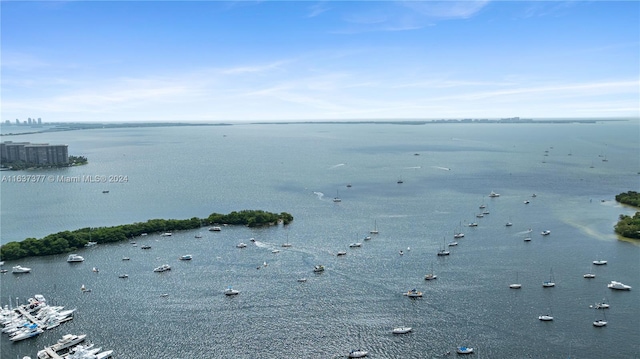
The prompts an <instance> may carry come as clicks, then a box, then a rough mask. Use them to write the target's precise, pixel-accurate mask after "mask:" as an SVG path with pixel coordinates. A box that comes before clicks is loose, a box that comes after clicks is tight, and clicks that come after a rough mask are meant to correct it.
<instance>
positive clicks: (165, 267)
mask: <svg viewBox="0 0 640 359" xmlns="http://www.w3.org/2000/svg"><path fill="white" fill-rule="evenodd" d="M168 270H171V266H170V265H168V264H163V265H161V266H159V267H156V268H154V269H153V271H154V272H166V271H168Z"/></svg>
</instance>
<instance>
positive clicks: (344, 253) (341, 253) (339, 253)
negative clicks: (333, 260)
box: [336, 251, 347, 256]
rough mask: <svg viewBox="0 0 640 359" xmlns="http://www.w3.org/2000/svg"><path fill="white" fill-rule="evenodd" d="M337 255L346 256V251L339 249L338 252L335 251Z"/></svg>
mask: <svg viewBox="0 0 640 359" xmlns="http://www.w3.org/2000/svg"><path fill="white" fill-rule="evenodd" d="M336 255H337V256H346V255H347V252H345V251H339V252H338V253H336Z"/></svg>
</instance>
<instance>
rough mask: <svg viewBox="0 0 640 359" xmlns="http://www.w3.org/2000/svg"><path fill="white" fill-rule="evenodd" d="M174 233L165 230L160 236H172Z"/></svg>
mask: <svg viewBox="0 0 640 359" xmlns="http://www.w3.org/2000/svg"><path fill="white" fill-rule="evenodd" d="M172 235H173V233H171V232H164V233H162V234H161V235H160V236H161V237H171V236H172Z"/></svg>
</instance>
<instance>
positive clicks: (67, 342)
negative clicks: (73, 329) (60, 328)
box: [51, 334, 87, 352]
mask: <svg viewBox="0 0 640 359" xmlns="http://www.w3.org/2000/svg"><path fill="white" fill-rule="evenodd" d="M86 337H87V335H86V334H81V335H75V334H65V335H63V336H62V338H60V339H58V342H56V343H55V344H54V345H52V346H51V350H53V351H55V352H59V351H61V350H64V349H67V348H70V347H72V346H74V345H76V344H78V343H82V342H83V341H84V339H85V338H86Z"/></svg>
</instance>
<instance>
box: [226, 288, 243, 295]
mask: <svg viewBox="0 0 640 359" xmlns="http://www.w3.org/2000/svg"><path fill="white" fill-rule="evenodd" d="M238 294H240V291H239V290H237V289H233V288H231V287H229V288H227V289H225V290H224V295H238Z"/></svg>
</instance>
